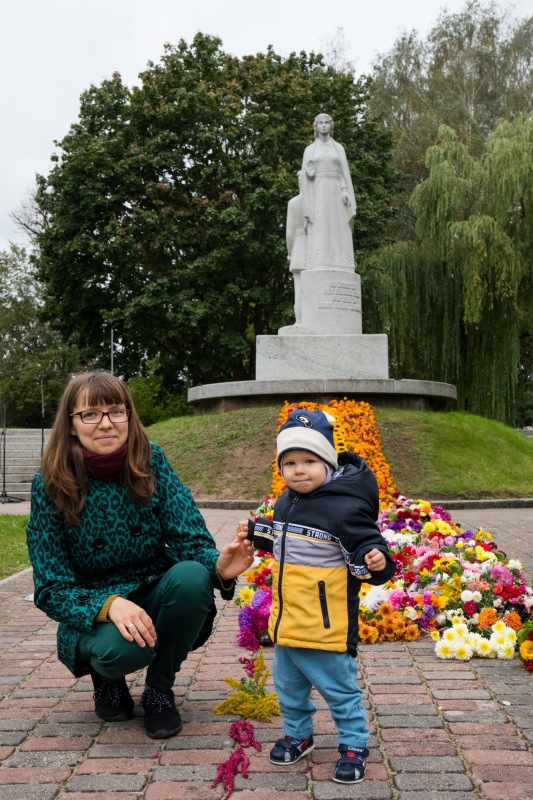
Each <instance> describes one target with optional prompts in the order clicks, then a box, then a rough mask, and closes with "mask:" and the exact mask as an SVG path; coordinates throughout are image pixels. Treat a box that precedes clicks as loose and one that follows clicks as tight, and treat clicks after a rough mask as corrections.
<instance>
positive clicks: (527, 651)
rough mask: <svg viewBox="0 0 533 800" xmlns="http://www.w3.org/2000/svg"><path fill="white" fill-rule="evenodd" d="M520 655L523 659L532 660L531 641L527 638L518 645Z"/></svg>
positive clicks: (532, 647) (532, 646)
mask: <svg viewBox="0 0 533 800" xmlns="http://www.w3.org/2000/svg"><path fill="white" fill-rule="evenodd" d="M520 656H521V657H522V658H523V659H524V661H533V642H532V641H530V640H529V639H526V640H525V642H522V644H521V645H520Z"/></svg>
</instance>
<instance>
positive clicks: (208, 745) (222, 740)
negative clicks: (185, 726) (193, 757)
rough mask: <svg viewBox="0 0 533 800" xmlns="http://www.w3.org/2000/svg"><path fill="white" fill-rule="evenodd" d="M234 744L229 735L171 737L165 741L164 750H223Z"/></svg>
mask: <svg viewBox="0 0 533 800" xmlns="http://www.w3.org/2000/svg"><path fill="white" fill-rule="evenodd" d="M234 744H235V743H234V741H233V739H232V738H231V736H230V735H229V729H228V734H227V736H216V735H215V736H210V735H209V734H207V735H205V734H204V735H203V736H183V735H180V736H173V737H172V738H170V739H167V745H166V748H165V749H166V750H196V749H197V748H199V749H200V750H224V749H225V748H227V747H228V746H230V747H231V746H233V745H234Z"/></svg>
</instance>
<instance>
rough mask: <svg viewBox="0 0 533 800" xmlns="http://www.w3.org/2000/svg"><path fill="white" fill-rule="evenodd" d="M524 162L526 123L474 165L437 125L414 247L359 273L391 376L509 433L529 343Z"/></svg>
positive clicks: (416, 207)
mask: <svg viewBox="0 0 533 800" xmlns="http://www.w3.org/2000/svg"><path fill="white" fill-rule="evenodd" d="M532 153H533V117H532V116H520V117H517V118H516V120H514V121H512V122H510V121H507V122H503V123H501V124H500V125H499V126H498V127H497V128H496V130H495V131H494V132H493V133H492V134H491V135H490V136H489V137H488V139H487V141H486V147H485V152H484V153H483V155H482V157H481V158H474V157H473V156H471V155H470V154H469V152H468V149H467V147H466V146H465V145H464V144H463V143H461V142H460V141H459V139H458V137H457V135H456V133H455V132H454V131H453V130H452V129H451V128H449V127H447V126H442V127H441V128H440V129H439V132H438V137H437V141H436V143H435V145H434V146H432V147H430V148H429V149H428V151H427V154H426V166H427V169H428V171H429V176H428V178H427V179H426V180H425V181H423V182H422V183H420V184H419V185H418V186H417V187H416V188H415V190H414V192H413V194H412V195H411V198H410V201H409V203H410V206H411V207H412V210H413V211H414V214H415V215H416V240H415V241H403V242H399V243H397V244H395V245H391V246H389V247H386V248H383V249H381V250H379V251H378V252H377V253H376V254H375V255H374V256H373V257H372V258H370V259H367V260H366V261H365V262H363V263H362V264H361V265H360V271H361V274H362V278H363V286H364V288H363V292H364V297H365V306H364V318H365V329H366V330H368V331H369V332H370V331H373V332H376V331H386V332H387V333H389V347H390V354H391V373H392V375H393V376H394V377H397V378H410V377H411V378H417V379H426V380H439V381H447V382H450V383H454V384H456V386H457V391H458V407H459V408H460V409H464V410H467V411H470V412H473V413H476V414H482V415H484V416H487V417H491V418H493V419H496V420H499V421H501V422H507V423H512V422H513V419H514V404H515V392H516V386H517V379H518V376H519V373H520V371H521V369H522V370H523V369H524V364H523V357H522V356H523V353H525V352H526V351H527V352H530V351H531V340H532V334H533V308H532V301H533V292H532V272H533V211H532V209H533V202H532V201H533V197H532V194H533V159H532V158H531V154H532ZM521 345H522V346H521ZM527 369H530V367H529V366H528V367H527ZM529 377H530V378H531V376H529Z"/></svg>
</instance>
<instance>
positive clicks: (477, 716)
mask: <svg viewBox="0 0 533 800" xmlns="http://www.w3.org/2000/svg"><path fill="white" fill-rule="evenodd" d="M442 716H443V717H444V719H445V720H446V722H480V723H487V724H489V723H490V724H498V723H501V724H505V723H506V722H509V719H508V717H507V716H506V714H501V713H498V712H497V711H492V712H485V711H461V710H452V711H444V713H443V715H442Z"/></svg>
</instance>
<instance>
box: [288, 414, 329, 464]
mask: <svg viewBox="0 0 533 800" xmlns="http://www.w3.org/2000/svg"><path fill="white" fill-rule="evenodd" d="M332 422H335V420H334V418H333V417H332V416H330V415H329V414H325V413H324V412H323V411H293V412H292V414H290V415H289V417H288V419H287V422H286V423H285V424H284V425H283V427H282V428H281V430H280V432H279V433H278V438H277V446H278V455H277V462H278V468H279V469H280V470H281V458H282V456H283V454H284V453H287V452H288V451H289V450H307V452H309V453H313V454H314V455H316V456H318V457H319V458H320V459H322V461H325V462H326V464H329V465H330V466H331V467H333V469H337V466H338V456H337V451H336V450H335V445H334V443H333V425H332V424H331V423H332Z"/></svg>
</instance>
